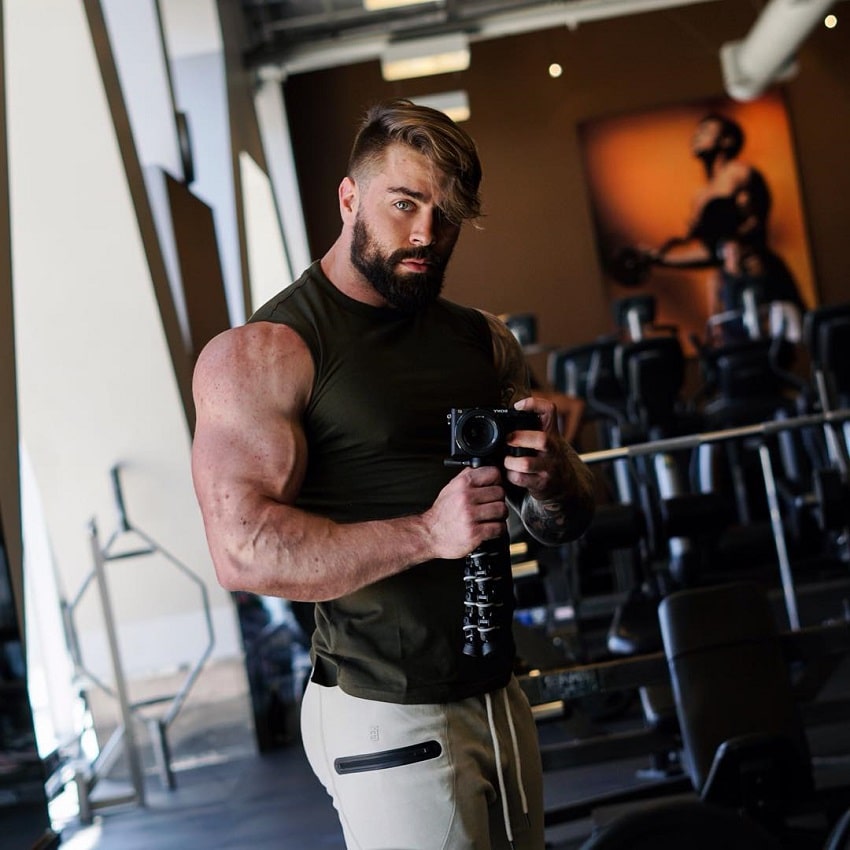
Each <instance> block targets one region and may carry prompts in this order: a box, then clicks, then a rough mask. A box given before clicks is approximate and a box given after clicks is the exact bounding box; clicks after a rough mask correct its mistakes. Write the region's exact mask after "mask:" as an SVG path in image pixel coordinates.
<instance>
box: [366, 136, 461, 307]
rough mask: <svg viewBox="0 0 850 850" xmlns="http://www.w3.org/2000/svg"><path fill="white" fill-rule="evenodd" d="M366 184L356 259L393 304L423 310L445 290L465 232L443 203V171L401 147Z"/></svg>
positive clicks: (386, 298)
mask: <svg viewBox="0 0 850 850" xmlns="http://www.w3.org/2000/svg"><path fill="white" fill-rule="evenodd" d="M361 188H362V194H361V197H360V199H359V202H358V206H357V211H356V214H355V217H354V223H353V227H352V238H351V262H352V264H353V265H354V267H355V268H356V269H357V270H358V271H359V272H360V273H361V274H362V275H363V277H364V278H365V279H366V280H367V281H368V282H369V283H370V284H371V285H372V287H373V288H374V289H375V290H376V291H377V292H378V293H379V294H380V295H381V296H382V297H383V298H384V299H385V300H386V302H387V303H388V304H389V305H390V306H391V307H394V308H396V309H398V310H402V311H404V312H415V311H417V310H420V309H422V308H423V307H425V306H427V305H428V304H430V303H431V302H432V301H434V300H435V299H436V298H437V296H438V295H439V294H440V292H441V291H442V287H443V278H444V275H445V270H446V266H447V264H448V261H449V258H450V257H451V254H452V251H453V250H454V246H455V243H456V242H457V237H458V235H459V232H460V227H459V225H457V224H453V223H452V222H449V221H447V220H446V219H445V217H444V216H443V213H442V210H441V209H440V207H439V194H440V189H439V175H438V174H435V170H434V168H433V167H432V166H431V164H430V162H429V161H428V160H427V159H426V158H425V157H424V156H422V155H421V154H419V153H418V152H416V151H412V150H410V149H408V148H406V147H403V146H401V145H395V146H393V147H391V148H390V149H389V150H388V151H387V153H386V155H385V159H384V163H383V166H382V167H381V168H380V170H379V171H378V172H377V173H376V174H374V175H372V176H371V178H370V179H368V181H363V183H362V186H361Z"/></svg>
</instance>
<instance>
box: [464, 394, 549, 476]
mask: <svg viewBox="0 0 850 850" xmlns="http://www.w3.org/2000/svg"><path fill="white" fill-rule="evenodd" d="M449 425H450V426H451V447H450V450H449V452H450V456H451V462H453V463H457V464H462V465H468V466H482V465H484V464H485V463H486V464H488V465H494V464H496V463H498V462H500V461H501V460H502V459H503V458H504V457H505V455H507V454H515V455H520V454H524V453H526V451H525V450H523V449H515V448H512V447H510V446H508V445H507V439H508V437H509V436H510V435H511V434H512V433H513V432H514V431H539V430H540V427H541V426H540V417H539V416H538V415H537V414H536V413H532V412H531V411H529V410H511V409H508V408H498V407H497V408H493V407H469V408H466V409H460V408H452V410H451V412H450V413H449ZM529 451H531V450H529Z"/></svg>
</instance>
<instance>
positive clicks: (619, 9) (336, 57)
mask: <svg viewBox="0 0 850 850" xmlns="http://www.w3.org/2000/svg"><path fill="white" fill-rule="evenodd" d="M708 2H715V0H561V2H551V0H547V2H541V3H538V4H530V5H528V4H522V5H521V8H517V9H516V10H514V11H507V12H505V11H502V12H499V11H493V12H491V13H490V14H485V15H482V16H480V17H477V18H470V19H469V20H468V21H458V20H452V21H450V22H448V23H447V25H446V26H445V27H444V28H443V29H444V30H445V31H455V32H457V31H466V32H467V35H468V36H469V40H470V41H484V40H486V39H491V38H499V37H501V36H506V35H521V34H523V33H527V32H534V31H536V30H543V29H550V28H555V27H560V26H568V27H570V28H571V29H574V28H575V27H577V26H578V25H579V24H582V23H585V22H587V21H597V20H603V19H605V18H616V17H621V16H625V15H630V14H637V13H640V12H652V11H659V10H662V9H672V8H677V7H681V6H691V5H696V4H698V3H708ZM457 8H458V10H463V8H464V7H463V6H462V5H461V4H458V6H457ZM458 14H460V13H458ZM431 34H434V33H431ZM397 35H398V36H401V33H399V34H397ZM392 40H393V39H392V38H391V36H390V35H387V34H383V35H371V36H359V37H358V36H352V37H348V38H346V37H344V36H336V37H334V38H332V39H328V40H324V41H315V42H313V43H311V44H301V45H297V46H293V47H291V48H289V49H286V52H285V53H282V54H281V55H280V56H279V57H269V58H268V59H267V60H266V61H263V62H258V63H257V65H258V69H257V70H258V74H259V76H260V78H261V79H265V78H270V77H275V76H278V77H279V76H283V77H284V78H285V77H287V76H290V75H292V74H299V73H304V72H307V71H318V70H322V69H325V68H334V67H340V66H344V65H350V64H353V63H355V62H365V61H369V60H373V59H379V58H380V56H381V54H382V53H383V51H384V50H385V49H386V47H387V46H388V44H389V43H390V42H391V41H392Z"/></svg>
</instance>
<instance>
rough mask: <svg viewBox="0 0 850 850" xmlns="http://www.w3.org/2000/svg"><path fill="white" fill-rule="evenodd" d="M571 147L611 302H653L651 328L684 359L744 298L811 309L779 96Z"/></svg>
mask: <svg viewBox="0 0 850 850" xmlns="http://www.w3.org/2000/svg"><path fill="white" fill-rule="evenodd" d="M579 138H580V144H581V148H582V153H583V157H584V165H585V171H586V175H587V180H588V187H589V192H590V199H591V204H592V211H593V216H594V221H595V227H596V235H597V240H598V247H599V255H600V264H601V267H602V269H603V272H604V274H605V281H606V285H607V287H608V291H609V295H610V298H611V299H612V301H615V300H617V299H619V298H623V297H627V296H630V295H635V294H638V293H643V294H652V295H654V296H655V300H656V322H657V323H658V324H665V325H674V326H676V327H677V328H678V329H679V335H680V338H681V340H682V343H683V345H684V346H685V347H686V349H687V348H688V347H689V343H688V341H689V339H690V338H691V335H696V336H697V338H699V339H700V340H706V339H707V336H708V335H709V333H710V332H714V331H716V327H717V326H718V321H717V320H718V318H720V317H721V315H722V316H728V315H730V313H734V311H738V312H739V313H740V312H741V310H742V309H743V304H744V293H745V292H749V293H755V296H756V298H757V299H758V303H759V304H761V305H766V304H768V303H771V302H783V303H792V304H795V305H796V306H797V307H798V308H799V312H802V311H804V310H805V309H807V308H808V307H812V306H814V305H815V304H816V300H817V299H816V291H815V285H814V276H813V271H812V263H811V258H810V252H809V247H808V242H807V236H806V228H805V216H804V211H803V206H802V200H801V192H800V186H799V182H798V173H797V168H796V164H795V156H794V148H793V139H792V133H791V128H790V125H789V120H788V114H787V111H786V108H785V104H784V100H783V98H782V96H781V93H780V92H778V91H774V92H771V93H769V94H767V95H765V96H764V97H761V98H759V99H758V100H755V101H751V102H747V103H741V102H737V101H733V100H730V99H726V98H719V99H711V100H706V101H700V102H697V103H689V104H685V105H679V106H670V107H664V108H658V109H652V110H647V111H643V112H638V113H629V114H623V115H616V116H610V117H603V118H599V119H594V120H592V121H589V122H587V123H585V124H583V125H582V126H581V127H580V128H579ZM790 312H791V314H793V312H794V311H793V309H792V310H791V311H790ZM724 321H725V320H724Z"/></svg>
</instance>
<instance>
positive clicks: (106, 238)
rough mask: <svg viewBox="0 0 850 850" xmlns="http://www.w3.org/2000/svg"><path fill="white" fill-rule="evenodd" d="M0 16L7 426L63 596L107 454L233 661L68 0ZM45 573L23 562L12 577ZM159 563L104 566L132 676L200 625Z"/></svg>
mask: <svg viewBox="0 0 850 850" xmlns="http://www.w3.org/2000/svg"><path fill="white" fill-rule="evenodd" d="M133 2H137V0H133ZM138 2H142V0H138ZM4 11H5V20H6V28H5V50H6V67H7V96H8V119H9V120H8V123H9V129H8V135H9V161H10V183H11V190H10V191H11V211H12V254H13V289H14V299H15V327H16V343H17V348H16V351H17V361H18V388H19V403H20V430H21V437H22V441H23V443H24V445H25V446H26V449H27V454H28V457H29V458H30V460H31V464H32V470H33V474H34V478H35V483H36V486H37V488H38V496H39V499H40V502H41V504H42V506H43V511H44V518H45V522H46V527H47V530H48V534H49V538H50V539H49V550H50V551H51V552H52V554H53V558H54V559H55V565H56V569H57V572H58V574H59V576H60V581H61V584H62V587H63V590H64V592H65V593H66V594H68V595H73V594H74V593H75V592H76V590H77V588H78V587H79V586H80V584H81V583H82V582H83V580H84V579H85V577H86V575H87V574H88V573H89V571H90V570H91V568H92V557H91V551H90V545H89V539H88V532H87V526H88V523H89V521H90V520H91V519H92V518H94V519H96V521H97V524H98V526H99V528H100V533H101V535H102V536H103V537H104V538H105V537H106V536H108V535H109V534H110V533H111V532H112V531H113V530H115V529H116V527H117V517H116V512H115V509H114V502H113V497H112V489H111V481H110V477H109V471H110V468H111V467H112V466H113V465H114V464H116V463H120V464H122V465H123V482H124V499H125V504H126V507H127V511H128V515H129V517H130V519H131V521H132V522H133V523H135V524H136V525H137V526H138V527H140V528H142V529H143V530H144V531H145V532H146V533H147V534H149V535H150V536H151V537H152V538H153V539H154V540H156V541H157V542H159V543H160V544H161V545H163V546H164V547H166V548H167V549H168V550H169V551H170V552H171V553H173V555H174V556H175V557H177V558H178V559H179V560H180V561H182V562H183V563H185V564H187V565H188V566H190V567H191V568H192V569H194V570H196V571H197V572H199V573H200V575H201V576H202V577H203V580H204V582H205V583H206V586H207V589H208V592H209V594H210V598H211V601H212V607H213V616H214V621H215V625H216V633H217V634H216V650H215V653H216V656H217V657H222V656H223V657H227V656H233V655H238V654H239V653H240V643H239V640H238V633H237V626H236V618H235V612H234V609H233V606H232V603H231V600H230V598H229V596H228V595H227V594H226V593H225V592H224V591H222V590H221V589H220V587H219V586H218V584H217V582H216V580H215V577H214V574H213V570H212V566H211V563H210V559H209V555H208V552H207V547H206V543H205V540H204V535H203V529H202V525H201V520H200V514H199V511H198V508H197V505H196V502H195V498H194V493H193V491H192V485H191V479H190V468H189V457H190V435H189V433H188V428H187V425H186V420H185V417H184V413H183V411H182V407H181V399H180V393H179V389H178V387H177V384H176V381H175V378H174V371H173V368H172V364H171V362H170V358H169V352H168V346H167V344H166V339H165V335H164V332H163V324H162V320H161V317H160V314H159V311H158V307H157V303H156V299H155V296H154V285H153V284H154V281H153V280H152V272H151V268H150V262H149V260H150V253H149V250H148V253H147V254H146V251H145V246H144V244H143V239H142V236H141V234H140V230H139V225H138V223H137V215H136V210H135V209H134V206H133V199H132V197H131V192H130V188H129V186H128V180H127V176H126V171H125V167H124V164H123V163H122V160H121V156H120V151H119V145H118V139H117V136H116V130H115V129H114V127H113V121H112V117H111V115H110V112H109V108H108V105H107V100H106V97H105V93H104V86H103V82H102V79H101V76H100V72H99V70H98V67H97V62H96V59H95V54H94V50H93V48H92V40H91V35H90V31H89V28H88V25H87V20H86V16H85V12H84V7H83V3H82V0H5V3H4ZM25 545H26V544H25ZM32 551H33V553H34V552H35V551H36V547H32ZM39 551H41V553H42V554H41V555H40V556H39V559H40V560H42V561H43V559H44V558H45V557H46V556H45V555H44V554H43V553H44V551H45V550H44V549H43V548H42V549H40V550H39ZM49 567H50V565H48V564H45V563H43V562H42V563H32V562H30V561H29V560H25V575H27V574H28V573H29V572H30V571H32V570H40V571H48V570H49ZM166 572H167V571H163V570H161V569H160V568H159V567H149V566H147V565H145V564H144V563H142V562H141V561H139V562H137V563H133V564H131V562H129V561H126V562H115V563H114V564H110V566H109V574H110V581H111V582H112V586H113V587H114V592H115V597H116V607H119V606H120V608H121V613H120V622H119V636H120V640H121V643H122V651H123V656H124V663H125V668H126V671H127V673H128V674H129V675H130V676H131V677H132V676H135V675H143V674H145V673H147V672H149V671H154V670H157V671H158V670H163V669H171V668H173V667H174V666H175V665H177V664H180V663H184V662H186V661H190V660H191V657H187V655H190V653H191V652H192V647H193V646H194V645H195V644H196V642H197V635H198V634H199V633H200V632H201V631H202V629H203V616H202V611H201V608H200V605H199V598H198V593H197V591H196V589H195V588H193V587H192V586H191V585H189V583H188V582H186V581H185V580H183V579H182V578H180V577H179V575H178V574H177V572H176V571H174V574H175V575H174V580H173V581H172V580H171V579H170V578H168V577H166V575H165V573H166ZM96 619H97V618H95V617H92V618H91V620H90V621H86V622H82V623H80V624H78V625H79V629H80V633H81V638H82V640H83V644H84V647H85V649H86V651H87V652H88V653H89V654H90V655H91V657H92V658H95V657H100V656H102V654H103V650H104V647H105V638H104V634H103V631H102V628H101V626H100V624H99V623H98V622H96Z"/></svg>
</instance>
